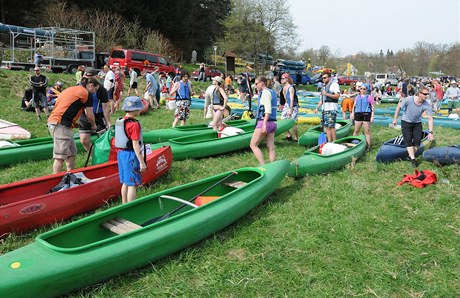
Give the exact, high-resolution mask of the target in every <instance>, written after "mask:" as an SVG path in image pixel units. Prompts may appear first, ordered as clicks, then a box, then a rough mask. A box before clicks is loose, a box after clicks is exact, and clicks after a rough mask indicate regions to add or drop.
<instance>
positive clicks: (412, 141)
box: [401, 120, 423, 147]
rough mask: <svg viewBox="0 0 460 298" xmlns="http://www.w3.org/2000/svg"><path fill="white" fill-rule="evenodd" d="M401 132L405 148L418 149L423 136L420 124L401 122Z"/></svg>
mask: <svg viewBox="0 0 460 298" xmlns="http://www.w3.org/2000/svg"><path fill="white" fill-rule="evenodd" d="M401 130H402V134H403V138H404V144H405V145H406V147H412V146H415V147H420V143H421V142H422V136H423V126H422V122H417V123H411V122H406V121H403V120H401Z"/></svg>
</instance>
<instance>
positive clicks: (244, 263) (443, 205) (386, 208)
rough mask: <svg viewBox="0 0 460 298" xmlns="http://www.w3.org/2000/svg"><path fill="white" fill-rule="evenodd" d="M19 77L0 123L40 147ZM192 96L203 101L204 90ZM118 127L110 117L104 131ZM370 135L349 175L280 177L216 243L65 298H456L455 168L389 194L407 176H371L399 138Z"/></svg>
mask: <svg viewBox="0 0 460 298" xmlns="http://www.w3.org/2000/svg"><path fill="white" fill-rule="evenodd" d="M27 75H28V73H25V72H9V71H0V100H1V101H2V109H1V111H0V118H1V119H6V120H9V121H12V122H17V123H19V124H21V125H22V126H23V127H25V128H27V129H29V130H31V131H32V132H33V136H34V137H42V136H46V135H47V131H46V128H45V126H44V122H38V121H37V120H36V119H35V116H34V114H33V113H26V112H22V111H20V109H19V105H20V100H19V99H20V97H21V96H22V93H23V90H24V88H25V87H26V85H27V83H26V82H27ZM49 77H50V78H51V80H52V81H54V80H56V79H59V80H63V81H64V82H65V83H66V86H69V85H71V84H73V82H74V78H73V76H70V75H53V74H50V75H49ZM141 81H142V80H141ZM142 84H144V82H141V87H140V88H141V89H140V90H142V88H143V87H142V86H143V85H142ZM196 86H197V87H199V89H201V90H204V89H205V87H206V86H207V84H204V83H199V84H196ZM121 115H122V114H121V112H118V114H117V115H114V116H113V120H114V119H115V117H119V116H121ZM140 119H141V121H142V123H143V126H144V129H155V128H165V127H169V126H170V125H171V122H172V120H173V115H172V111H168V110H165V109H162V110H159V111H154V112H153V113H151V114H149V115H145V116H141V117H140ZM202 122H203V119H202V111H201V110H199V111H198V110H193V111H192V115H191V118H190V120H189V123H202ZM309 127H310V126H307V125H301V126H299V130H300V132H301V133H303V132H305V131H306V130H307V129H308V128H309ZM435 132H436V138H437V144H438V146H444V145H448V144H459V143H460V136H459V133H458V130H454V129H447V128H441V127H435ZM371 134H372V138H373V139H372V142H373V150H372V151H371V152H370V153H368V154H367V155H365V156H364V158H363V159H362V160H360V161H359V162H357V163H356V164H354V165H349V166H347V167H346V168H344V169H343V170H341V171H337V172H334V173H331V174H328V175H319V176H312V177H306V178H303V179H290V178H288V177H286V178H285V179H284V181H283V183H282V185H281V187H280V188H279V189H278V190H277V191H276V192H275V193H273V195H271V196H270V197H269V198H268V200H266V201H265V202H264V203H263V204H261V205H260V206H259V207H257V208H256V209H254V210H253V211H252V212H251V213H250V214H249V215H247V216H245V217H244V218H242V219H241V220H239V221H237V222H236V223H235V224H233V225H231V226H229V227H227V228H226V229H224V230H223V231H220V232H218V233H217V234H215V235H213V236H212V237H209V238H208V239H206V240H203V241H201V242H199V243H197V244H196V245H193V246H192V247H189V248H187V249H185V250H182V251H181V252H179V253H176V254H173V255H171V256H169V257H167V258H164V259H161V260H159V261H156V262H154V263H153V264H148V265H146V266H144V267H142V268H139V269H137V270H134V271H131V272H129V273H127V274H123V275H122V276H119V277H115V278H112V279H110V280H109V281H106V282H103V283H98V284H97V285H93V286H89V287H87V288H84V289H81V290H79V291H77V292H75V293H72V294H71V296H73V297H154V296H161V297H164V296H189V297H197V296H205V297H285V296H286V297H287V296H290V297H330V296H335V297H343V296H348V297H354V296H365V297H366V296H367V297H369V296H377V297H422V296H423V297H458V296H459V295H460V261H459V260H460V258H459V248H460V241H459V237H460V213H459V209H460V208H459V207H460V204H459V199H458V198H459V196H458V190H459V186H460V185H459V182H458V181H459V176H460V171H459V166H458V165H454V166H448V167H443V168H438V167H435V166H434V165H433V164H430V163H427V162H423V163H422V165H421V167H420V169H430V170H433V171H435V172H436V173H437V174H438V177H439V180H440V181H439V182H438V183H437V184H435V185H430V186H428V187H426V188H424V189H416V188H413V187H411V186H408V185H403V186H396V183H397V182H399V181H400V180H401V179H402V178H403V174H406V173H413V169H412V168H411V167H410V164H409V163H408V162H397V163H393V164H390V165H382V164H377V163H376V162H375V154H376V152H377V150H378V148H379V146H380V144H382V143H383V142H384V141H386V140H388V139H390V138H392V137H394V136H396V135H398V134H399V131H397V130H394V129H390V128H384V127H380V126H372V128H371ZM282 138H283V136H280V137H278V138H277V139H276V150H277V157H278V159H280V158H286V159H289V160H293V159H295V158H296V157H298V156H299V155H301V154H302V152H303V151H304V148H301V147H299V146H297V145H295V144H293V143H289V142H287V141H285V140H283V139H282ZM263 151H264V152H265V154H267V152H266V149H265V148H263ZM85 158H86V157H85V156H84V154H80V155H79V156H78V160H77V165H78V166H82V165H83V164H84V162H85ZM51 164H52V161H51V160H47V161H40V162H33V163H26V164H19V165H14V166H11V167H9V168H6V169H2V170H1V171H0V183H8V182H12V181H16V180H19V179H25V178H30V177H35V176H38V175H45V174H47V173H50V172H51ZM256 165H257V161H256V159H255V158H254V156H253V154H252V152H251V151H250V150H245V151H240V152H236V153H232V154H227V155H225V156H217V157H212V158H204V159H199V160H185V161H180V162H174V163H173V165H172V168H171V170H170V172H169V173H168V174H167V175H165V176H163V177H161V178H160V179H158V180H157V181H156V182H154V183H153V184H151V185H149V186H147V187H144V188H141V189H140V190H139V195H140V196H142V195H145V194H148V193H150V192H156V191H159V190H162V189H166V188H170V187H172V186H175V185H180V184H183V183H187V182H190V181H193V180H196V179H200V178H203V177H207V176H210V175H213V174H216V173H219V172H222V171H226V170H229V169H234V168H238V167H242V166H256ZM441 180H443V181H448V182H449V183H448V184H447V183H446V182H441ZM116 204H119V202H115V203H113V204H112V205H116ZM108 207H109V206H104V207H103V208H100V209H99V210H96V211H94V212H99V211H101V210H103V209H106V208H108ZM85 215H88V214H85ZM85 215H80V216H76V217H74V218H72V219H71V220H69V221H66V222H70V221H72V220H75V219H77V218H81V217H84V216H85ZM59 225H60V223H57V224H55V225H53V226H54V227H55V226H59ZM51 228H52V227H51V226H48V227H43V228H40V229H38V230H35V231H32V232H29V233H26V234H23V235H13V236H11V237H10V238H8V239H6V240H5V242H4V244H3V245H2V246H1V247H0V254H3V253H7V252H8V251H11V250H13V249H15V248H18V247H21V246H24V245H26V244H27V243H30V242H32V241H33V239H34V237H35V236H36V235H38V234H39V233H42V232H44V231H47V230H49V229H51ZM0 272H1V271H0Z"/></svg>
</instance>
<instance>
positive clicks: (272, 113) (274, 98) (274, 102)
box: [257, 88, 278, 121]
mask: <svg viewBox="0 0 460 298" xmlns="http://www.w3.org/2000/svg"><path fill="white" fill-rule="evenodd" d="M265 90H267V91H269V92H270V94H271V96H272V100H271V104H272V109H271V111H270V117H269V118H268V121H276V105H277V103H278V96H277V95H276V91H275V90H273V89H270V88H267V89H265ZM265 90H264V91H262V92H260V93H259V96H258V97H257V120H262V119H264V116H265V106H264V105H260V99H261V98H262V93H263V92H265Z"/></svg>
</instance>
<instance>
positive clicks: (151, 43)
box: [143, 29, 182, 62]
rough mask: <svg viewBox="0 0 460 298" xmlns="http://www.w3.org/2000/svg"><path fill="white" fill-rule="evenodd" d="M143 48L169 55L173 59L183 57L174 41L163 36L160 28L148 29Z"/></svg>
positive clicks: (176, 59) (177, 59)
mask: <svg viewBox="0 0 460 298" xmlns="http://www.w3.org/2000/svg"><path fill="white" fill-rule="evenodd" d="M143 48H144V49H145V50H146V51H149V52H153V53H159V54H162V55H163V56H166V57H169V58H170V59H171V60H172V61H174V62H175V61H179V60H180V57H182V52H180V51H178V50H176V48H175V47H174V46H173V45H172V43H171V42H170V41H169V39H167V38H166V37H164V36H163V34H161V33H160V31H158V30H151V29H149V30H147V31H146V33H145V39H144V44H143Z"/></svg>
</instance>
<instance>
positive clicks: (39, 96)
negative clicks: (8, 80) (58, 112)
mask: <svg viewBox="0 0 460 298" xmlns="http://www.w3.org/2000/svg"><path fill="white" fill-rule="evenodd" d="M32 100H33V105H34V107H35V108H40V107H42V108H46V107H48V99H47V98H46V96H45V94H43V93H42V92H33V93H32Z"/></svg>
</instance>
